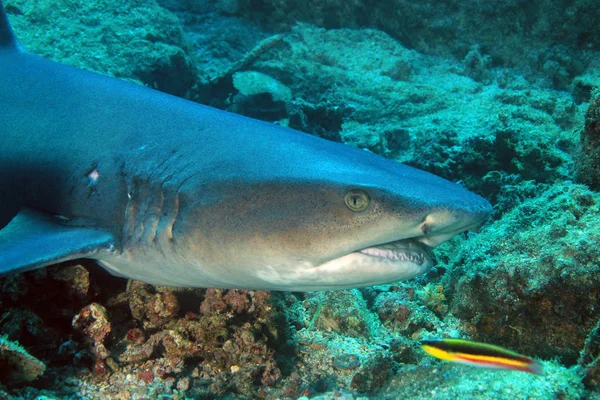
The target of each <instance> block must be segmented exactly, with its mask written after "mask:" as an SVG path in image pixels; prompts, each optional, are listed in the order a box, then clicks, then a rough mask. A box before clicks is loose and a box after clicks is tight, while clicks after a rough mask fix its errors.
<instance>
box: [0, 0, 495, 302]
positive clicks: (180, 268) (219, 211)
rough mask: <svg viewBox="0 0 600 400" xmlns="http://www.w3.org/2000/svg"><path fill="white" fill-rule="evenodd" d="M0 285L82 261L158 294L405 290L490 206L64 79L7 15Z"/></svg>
mask: <svg viewBox="0 0 600 400" xmlns="http://www.w3.org/2000/svg"><path fill="white" fill-rule="evenodd" d="M0 174H1V175H0V276H4V275H8V274H12V273H20V272H24V271H28V270H32V269H36V268H41V267H45V266H48V265H51V264H56V263H60V262H63V261H67V260H73V259H78V258H90V259H95V260H97V261H98V263H99V264H101V265H102V266H104V267H105V268H107V269H108V270H109V271H111V272H112V273H113V274H115V275H119V276H123V277H126V278H130V279H137V280H141V281H144V282H148V283H151V284H154V285H164V286H187V287H204V288H208V287H214V288H242V289H256V290H289V291H312V290H331V289H343V288H353V287H361V286H369V285H375V284H383V283H389V282H393V281H397V280H402V279H410V278H413V277H415V276H418V275H420V274H423V273H425V272H427V271H428V270H429V269H430V268H431V267H432V265H433V259H432V256H431V252H430V249H431V248H433V247H435V246H437V245H439V244H440V243H443V242H445V241H447V240H448V239H450V238H452V237H453V236H455V235H457V234H459V233H461V232H464V231H467V230H472V229H475V228H477V227H478V226H479V225H481V224H482V223H483V222H484V221H485V220H486V219H487V218H488V216H489V214H490V212H491V206H490V204H489V203H488V202H487V201H486V200H485V199H483V198H482V197H480V196H478V195H476V194H473V193H471V192H469V191H468V190H466V189H464V188H462V187H461V186H459V185H457V184H454V183H452V182H449V181H447V180H445V179H442V178H440V177H437V176H435V175H432V174H430V173H427V172H424V171H421V170H418V169H415V168H411V167H408V166H405V165H402V164H399V163H396V162H394V161H392V160H388V159H385V158H383V157H379V156H377V155H374V154H371V153H369V152H366V151H363V150H359V149H356V148H352V147H350V146H347V145H344V144H339V143H333V142H328V141H326V140H323V139H320V138H317V137H314V136H311V135H308V134H305V133H301V132H297V131H294V130H291V129H287V128H283V127H280V126H277V125H275V124H270V123H266V122H262V121H258V120H254V119H250V118H246V117H243V116H240V115H235V114H231V113H228V112H225V111H222V110H218V109H214V108H211V107H207V106H203V105H199V104H196V103H193V102H191V101H187V100H184V99H181V98H177V97H174V96H170V95H167V94H164V93H160V92H158V91H155V90H152V89H149V88H145V87H141V86H138V85H135V84H131V83H127V82H123V81H121V80H118V79H115V78H111V77H107V76H103V75H100V74H96V73H92V72H88V71H84V70H80V69H77V68H73V67H69V66H65V65H62V64H59V63H56V62H53V61H50V60H46V59H44V58H42V57H39V56H36V55H34V54H31V53H29V52H27V51H26V50H25V49H23V48H22V47H21V46H20V45H19V43H18V42H17V40H16V38H15V36H14V34H13V31H12V29H11V27H10V25H9V21H8V17H7V15H6V13H5V11H4V7H3V5H2V2H1V1H0Z"/></svg>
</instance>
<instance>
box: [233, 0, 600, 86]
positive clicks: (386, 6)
mask: <svg viewBox="0 0 600 400" xmlns="http://www.w3.org/2000/svg"><path fill="white" fill-rule="evenodd" d="M239 14H240V15H242V16H244V17H246V18H249V19H252V20H255V21H259V22H260V23H262V24H263V25H266V26H267V27H268V28H271V29H275V30H283V29H289V28H290V27H292V26H293V25H294V24H295V23H297V22H298V21H302V22H308V23H312V24H315V25H317V26H319V27H324V28H327V29H338V28H377V29H380V30H382V31H384V32H386V33H388V34H390V35H391V36H393V37H396V38H398V39H399V40H400V41H401V42H402V43H403V44H405V45H406V46H407V47H409V48H414V49H416V50H418V51H420V52H422V53H426V54H435V55H442V56H449V55H451V56H454V57H457V58H459V59H460V58H463V57H464V56H465V54H467V53H468V52H469V50H470V49H471V48H472V46H474V45H477V46H480V47H481V48H483V49H485V50H486V52H487V53H489V55H490V56H491V57H492V59H493V60H494V64H496V65H498V64H503V65H517V66H520V67H526V68H527V69H528V70H529V71H527V72H528V73H529V74H532V75H534V76H536V78H538V79H549V82H548V83H549V84H554V83H555V82H553V80H556V78H557V75H556V74H552V75H550V74H548V72H546V71H544V70H543V66H544V65H545V63H546V62H548V61H550V62H552V63H556V64H558V66H559V68H560V70H561V71H564V72H566V73H567V74H568V75H569V76H570V77H571V78H572V76H573V73H574V72H576V71H578V70H579V71H582V70H583V69H584V68H585V67H586V64H587V62H586V61H587V60H588V58H587V57H586V56H585V55H584V54H582V53H583V52H579V51H578V49H583V48H585V49H586V50H592V51H598V50H600V40H599V39H598V38H597V37H596V35H594V34H592V33H591V32H594V30H595V22H594V21H597V20H598V19H600V11H598V8H597V7H595V5H594V3H593V2H590V1H580V2H576V3H571V2H566V3H558V4H557V3H556V2H553V1H551V0H545V1H541V2H536V6H535V7H524V6H523V4H522V3H520V2H493V3H490V2H481V1H478V0H469V1H460V0H452V1H449V2H446V3H444V4H443V5H440V4H439V3H436V2H414V1H410V0H387V1H382V2H377V3H373V2H369V1H366V0H357V1H353V2H345V3H343V4H340V3H339V2H338V1H335V0H320V1H308V0H302V1H292V0H261V1H260V2H258V3H257V2H256V1H254V0H239ZM549 43H552V44H549ZM592 58H593V57H592ZM546 68H548V65H547V64H546ZM534 71H535V72H534ZM569 76H567V77H566V78H567V79H559V80H560V81H559V82H556V83H557V84H558V86H557V88H559V89H564V88H565V87H564V86H565V85H566V84H568V82H569Z"/></svg>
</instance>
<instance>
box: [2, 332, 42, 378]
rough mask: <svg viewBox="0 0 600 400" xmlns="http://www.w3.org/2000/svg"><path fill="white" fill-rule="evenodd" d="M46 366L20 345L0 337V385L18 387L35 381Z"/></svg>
mask: <svg viewBox="0 0 600 400" xmlns="http://www.w3.org/2000/svg"><path fill="white" fill-rule="evenodd" d="M45 370H46V365H45V364H44V363H43V362H41V361H40V360H38V359H37V358H35V357H34V356H32V355H31V354H29V353H28V352H27V350H25V349H24V348H23V347H22V346H21V345H19V344H18V343H16V342H12V341H10V340H8V338H7V337H6V336H0V383H3V384H5V385H18V384H23V383H26V382H31V381H33V380H35V379H37V378H38V377H39V376H40V375H42V374H43V373H44V371H45Z"/></svg>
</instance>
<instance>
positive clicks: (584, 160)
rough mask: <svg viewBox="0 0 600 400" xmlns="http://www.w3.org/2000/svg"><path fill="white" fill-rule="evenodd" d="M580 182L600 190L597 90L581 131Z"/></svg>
mask: <svg viewBox="0 0 600 400" xmlns="http://www.w3.org/2000/svg"><path fill="white" fill-rule="evenodd" d="M577 156H578V157H577V160H576V161H577V173H576V176H575V178H576V179H577V181H578V182H580V183H584V184H586V185H588V186H589V187H590V188H592V189H594V190H600V90H599V89H596V90H595V91H594V92H593V94H592V98H591V100H590V106H589V108H588V111H587V113H586V115H585V126H584V128H583V130H582V131H581V136H580V149H579V153H578V155H577Z"/></svg>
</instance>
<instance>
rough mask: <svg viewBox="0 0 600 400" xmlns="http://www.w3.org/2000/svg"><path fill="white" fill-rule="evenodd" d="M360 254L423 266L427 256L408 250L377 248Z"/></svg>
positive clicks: (365, 250) (361, 251)
mask: <svg viewBox="0 0 600 400" xmlns="http://www.w3.org/2000/svg"><path fill="white" fill-rule="evenodd" d="M359 253H362V254H366V255H368V256H374V257H380V258H386V259H388V260H393V261H409V262H414V263H416V264H419V265H421V264H423V263H424V262H425V254H423V253H414V252H412V251H406V250H393V249H381V248H377V247H369V248H367V249H362V250H360V251H359Z"/></svg>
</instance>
